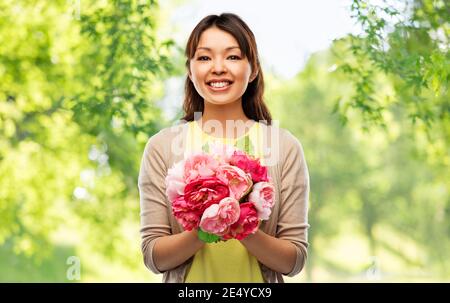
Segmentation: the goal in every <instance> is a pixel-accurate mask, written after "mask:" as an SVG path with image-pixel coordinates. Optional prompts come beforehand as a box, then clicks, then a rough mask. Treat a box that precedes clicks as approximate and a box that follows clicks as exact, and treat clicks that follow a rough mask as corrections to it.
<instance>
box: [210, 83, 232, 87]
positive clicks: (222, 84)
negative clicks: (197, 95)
mask: <svg viewBox="0 0 450 303" xmlns="http://www.w3.org/2000/svg"><path fill="white" fill-rule="evenodd" d="M229 84H230V82H211V83H210V85H211V86H212V87H224V86H227V85H229Z"/></svg>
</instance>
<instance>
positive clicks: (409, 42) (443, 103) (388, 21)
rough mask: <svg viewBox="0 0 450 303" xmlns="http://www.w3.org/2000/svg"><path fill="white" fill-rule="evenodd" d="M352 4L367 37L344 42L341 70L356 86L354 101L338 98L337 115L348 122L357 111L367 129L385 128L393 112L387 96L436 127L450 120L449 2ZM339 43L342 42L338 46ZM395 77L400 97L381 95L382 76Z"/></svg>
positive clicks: (362, 1) (412, 115) (414, 117)
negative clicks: (378, 86) (350, 111)
mask: <svg viewBox="0 0 450 303" xmlns="http://www.w3.org/2000/svg"><path fill="white" fill-rule="evenodd" d="M372 2H373V1H367V0H354V1H353V2H352V4H351V11H352V13H353V18H354V19H355V20H356V21H357V22H358V23H359V24H360V25H361V26H362V28H363V33H362V34H360V35H358V36H354V35H350V36H349V37H346V38H344V39H341V41H338V42H344V44H345V47H344V46H342V45H340V46H339V47H340V49H339V50H336V54H339V56H338V60H337V61H336V64H337V67H338V68H339V69H341V70H343V71H344V72H345V73H347V74H348V79H349V80H350V81H351V82H352V83H353V84H354V86H355V93H354V95H353V97H352V98H349V99H346V100H340V102H338V103H337V104H336V108H335V111H336V112H338V113H339V114H340V115H341V116H342V118H341V119H342V120H343V121H344V122H345V119H346V118H345V117H346V115H347V109H348V108H349V107H350V108H356V109H358V110H359V111H360V112H361V113H362V114H363V117H364V120H365V121H366V122H368V124H369V125H373V124H381V125H383V123H384V120H383V117H382V112H383V111H385V110H389V108H388V107H387V106H386V105H385V104H383V103H386V102H383V98H390V97H392V98H394V100H390V101H389V102H388V103H395V104H398V105H400V106H404V107H405V108H407V109H408V116H409V117H410V119H411V120H412V121H413V122H416V121H417V120H420V121H422V122H423V123H425V125H426V127H427V128H429V129H430V128H432V124H433V122H436V123H435V124H437V125H436V127H439V122H440V121H447V122H448V119H449V115H448V113H449V99H450V98H449V91H448V84H449V79H450V75H449V72H450V55H449V53H448V50H449V44H448V43H449V33H450V23H449V20H450V10H449V7H448V3H447V2H446V1H440V0H439V1H436V0H417V1H410V2H409V1H391V2H387V1H382V2H378V4H374V3H372ZM338 44H339V43H338ZM380 72H381V73H384V74H386V75H387V76H390V77H393V78H394V81H396V85H395V93H396V94H397V95H396V96H394V97H393V96H377V91H376V88H375V87H376V81H377V80H376V77H377V74H378V73H380Z"/></svg>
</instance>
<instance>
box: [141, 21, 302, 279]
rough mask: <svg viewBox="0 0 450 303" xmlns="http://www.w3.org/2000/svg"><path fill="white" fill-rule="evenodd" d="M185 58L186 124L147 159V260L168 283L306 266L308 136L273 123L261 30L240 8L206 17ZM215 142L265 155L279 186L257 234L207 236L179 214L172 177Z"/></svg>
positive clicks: (159, 139)
mask: <svg viewBox="0 0 450 303" xmlns="http://www.w3.org/2000/svg"><path fill="white" fill-rule="evenodd" d="M186 58H187V61H186V67H187V72H188V73H187V75H188V77H187V78H186V85H185V100H184V106H183V109H184V112H185V116H184V117H183V121H184V122H185V123H182V124H180V125H177V126H174V127H171V128H166V129H163V130H161V131H160V132H159V133H157V134H155V135H154V136H152V137H151V138H150V139H149V141H148V143H147V146H146V148H145V151H144V155H143V158H142V165H141V171H140V175H139V190H140V196H141V235H142V252H143V255H144V262H145V264H146V266H147V267H148V268H149V269H150V270H151V271H153V272H154V273H164V276H163V281H164V282H283V278H282V275H287V276H294V275H296V274H298V273H299V272H300V271H301V270H302V268H303V266H304V264H305V261H306V258H307V247H308V243H307V230H308V228H309V225H308V223H307V212H308V208H307V203H308V196H309V175H308V168H307V165H306V162H305V158H304V154H303V149H302V146H301V144H300V142H299V141H298V140H297V139H296V138H295V137H294V136H293V135H292V134H291V133H290V132H289V131H287V130H284V129H281V128H278V127H275V126H274V125H273V123H272V119H271V115H270V113H269V110H268V109H267V107H266V105H265V104H264V101H263V91H264V80H263V74H262V70H261V66H260V63H259V59H258V52H257V47H256V42H255V38H254V35H253V33H252V31H251V30H250V29H249V27H248V26H247V25H246V24H245V22H244V21H242V19H241V18H240V17H238V16H237V15H235V14H230V13H224V14H221V15H220V16H217V15H210V16H207V17H205V18H204V19H202V20H201V21H200V22H199V24H198V25H197V26H196V27H195V28H194V30H193V32H192V33H191V35H190V37H189V39H188V42H187V47H186ZM177 141H178V142H181V143H179V144H177V143H176V142H177ZM215 141H221V142H222V143H226V144H231V145H234V146H236V147H239V146H242V147H243V149H245V151H246V152H249V153H253V154H254V155H255V156H257V157H260V158H261V160H262V163H264V164H265V165H267V166H268V168H269V175H270V176H271V177H272V180H273V182H274V185H275V205H274V207H273V210H272V214H271V216H270V218H269V220H268V221H263V223H262V224H261V225H260V226H259V229H258V230H257V231H256V233H254V234H251V235H249V236H248V237H246V238H244V239H242V240H236V239H232V240H228V241H224V242H218V243H207V244H205V243H204V242H202V241H201V240H199V239H198V237H197V231H196V230H192V231H184V230H183V228H182V227H181V226H180V224H179V223H178V222H177V221H176V219H175V218H174V216H173V215H172V211H171V206H170V203H169V202H168V200H167V196H166V195H165V176H166V175H167V170H168V168H170V167H171V166H172V165H173V163H175V162H177V161H178V160H180V159H183V157H184V156H185V155H186V154H187V153H189V152H191V151H195V150H198V149H202V150H204V147H205V145H206V146H209V144H210V143H211V142H215ZM178 145H179V146H181V148H178V149H177V148H175V147H176V146H178ZM177 150H178V151H180V150H181V151H182V152H183V153H184V154H180V153H179V152H177ZM267 150H270V157H269V156H268V154H267V152H266V151H267Z"/></svg>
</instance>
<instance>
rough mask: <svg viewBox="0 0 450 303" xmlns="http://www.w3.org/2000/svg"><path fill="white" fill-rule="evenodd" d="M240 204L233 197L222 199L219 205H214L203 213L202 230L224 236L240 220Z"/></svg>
mask: <svg viewBox="0 0 450 303" xmlns="http://www.w3.org/2000/svg"><path fill="white" fill-rule="evenodd" d="M239 213H240V207H239V202H238V201H237V200H236V199H233V198H231V197H228V198H224V199H222V200H221V201H220V202H219V204H212V205H211V206H209V207H208V208H207V209H205V211H204V212H203V216H202V218H201V220H200V228H201V229H202V230H204V231H206V232H208V233H212V234H216V235H219V236H220V235H222V234H223V233H224V232H225V231H227V228H228V226H230V225H232V224H233V223H235V222H236V221H237V220H238V219H239Z"/></svg>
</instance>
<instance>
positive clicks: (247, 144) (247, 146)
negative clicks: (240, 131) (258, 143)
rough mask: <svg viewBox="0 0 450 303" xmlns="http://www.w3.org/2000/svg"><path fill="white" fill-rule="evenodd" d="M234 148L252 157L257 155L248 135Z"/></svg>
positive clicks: (237, 142)
mask: <svg viewBox="0 0 450 303" xmlns="http://www.w3.org/2000/svg"><path fill="white" fill-rule="evenodd" d="M234 146H235V147H237V148H238V149H240V150H242V151H244V152H246V153H247V154H249V155H252V156H254V155H255V149H254V147H253V144H252V141H251V140H250V137H249V136H248V135H247V136H245V137H243V138H241V139H239V140H237V141H236V143H235V145H234Z"/></svg>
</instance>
